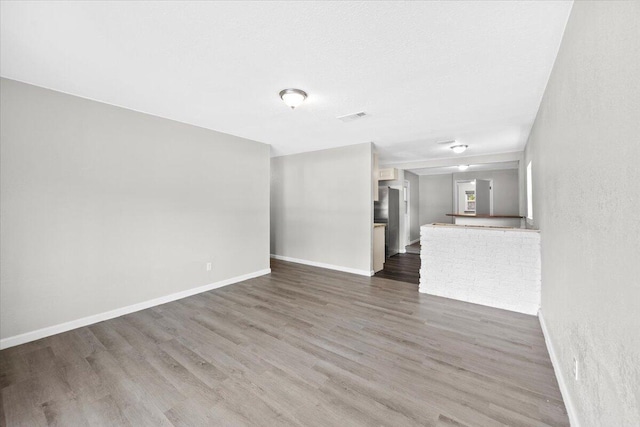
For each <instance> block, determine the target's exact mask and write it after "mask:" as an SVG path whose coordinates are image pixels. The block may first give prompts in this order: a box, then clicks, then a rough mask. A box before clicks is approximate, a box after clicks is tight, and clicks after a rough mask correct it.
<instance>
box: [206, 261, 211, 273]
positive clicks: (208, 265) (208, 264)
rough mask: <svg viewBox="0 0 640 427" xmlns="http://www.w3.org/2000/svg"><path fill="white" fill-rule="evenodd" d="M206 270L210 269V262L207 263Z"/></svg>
mask: <svg viewBox="0 0 640 427" xmlns="http://www.w3.org/2000/svg"><path fill="white" fill-rule="evenodd" d="M207 271H211V263H210V262H208V263H207Z"/></svg>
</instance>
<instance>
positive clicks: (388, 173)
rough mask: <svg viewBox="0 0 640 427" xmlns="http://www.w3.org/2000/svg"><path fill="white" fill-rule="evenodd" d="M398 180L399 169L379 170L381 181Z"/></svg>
mask: <svg viewBox="0 0 640 427" xmlns="http://www.w3.org/2000/svg"><path fill="white" fill-rule="evenodd" d="M397 179H398V169H396V168H385V169H378V180H379V181H395V180H397Z"/></svg>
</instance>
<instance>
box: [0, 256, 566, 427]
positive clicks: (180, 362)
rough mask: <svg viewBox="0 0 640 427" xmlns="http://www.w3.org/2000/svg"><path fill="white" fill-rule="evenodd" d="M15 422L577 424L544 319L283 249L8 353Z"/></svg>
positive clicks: (4, 368)
mask: <svg viewBox="0 0 640 427" xmlns="http://www.w3.org/2000/svg"><path fill="white" fill-rule="evenodd" d="M0 372H1V374H0V387H1V389H2V393H1V394H0V396H1V397H0V399H1V400H0V408H1V410H0V423H1V424H2V425H6V426H45V425H58V426H82V425H93V426H210V425H224V426H236V425H238V426H244V425H260V426H278V425H284V426H292V425H295V426H365V425H366V426H371V425H388V426H417V425H420V426H502V425H510V426H568V425H569V422H568V419H567V415H566V411H565V407H564V404H563V402H562V398H561V395H560V392H559V390H558V384H557V382H556V379H555V377H554V373H553V368H552V366H551V362H550V360H549V355H548V353H547V350H546V347H545V343H544V338H543V336H542V332H541V330H540V327H539V324H538V321H537V319H536V318H535V317H533V316H527V315H521V314H517V313H512V312H508V311H503V310H498V309H493V308H489V307H482V306H478V305H473V304H468V303H463V302H459V301H454V300H449V299H445V298H439V297H434V296H429V295H424V294H420V293H418V292H417V287H416V286H415V285H412V284H408V283H403V282H398V281H393V280H387V279H384V278H379V277H372V278H369V277H362V276H356V275H351V274H346V273H341V272H336V271H331V270H324V269H320V268H315V267H308V266H303V265H298V264H292V263H286V262H282V261H275V260H274V261H273V262H272V273H271V274H270V275H266V276H262V277H259V278H256V279H252V280H247V281H245V282H242V283H238V284H235V285H231V286H228V287H224V288H220V289H217V290H213V291H210V292H205V293H202V294H199V295H195V296H192V297H189V298H185V299H182V300H179V301H174V302H171V303H168V304H164V305H161V306H158V307H154V308H151V309H147V310H144V311H140V312H137V313H133V314H129V315H126V316H122V317H119V318H116V319H112V320H108V321H105V322H101V323H97V324H94V325H91V326H88V327H84V328H79V329H76V330H73V331H69V332H66V333H63V334H58V335H55V336H51V337H48V338H44V339H41V340H39V341H35V342H32V343H28V344H24V345H21V346H17V347H13V348H10V349H6V350H3V351H1V352H0Z"/></svg>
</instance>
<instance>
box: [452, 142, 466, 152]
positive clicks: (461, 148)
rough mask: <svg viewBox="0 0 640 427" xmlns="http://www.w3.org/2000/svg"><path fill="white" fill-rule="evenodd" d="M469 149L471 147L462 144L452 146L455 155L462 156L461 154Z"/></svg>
mask: <svg viewBox="0 0 640 427" xmlns="http://www.w3.org/2000/svg"><path fill="white" fill-rule="evenodd" d="M467 147H469V146H468V145H462V144H460V145H453V146H451V149H452V150H453V152H454V153H456V154H460V153H464V152H465V150H466V149H467Z"/></svg>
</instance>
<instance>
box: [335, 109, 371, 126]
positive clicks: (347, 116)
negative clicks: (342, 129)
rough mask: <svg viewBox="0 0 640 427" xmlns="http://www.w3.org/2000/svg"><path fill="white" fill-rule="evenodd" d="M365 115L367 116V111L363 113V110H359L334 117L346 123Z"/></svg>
mask: <svg viewBox="0 0 640 427" xmlns="http://www.w3.org/2000/svg"><path fill="white" fill-rule="evenodd" d="M366 116H368V114H367V113H365V112H364V111H360V112H359V113H353V114H345V115H344V116H339V117H336V119H338V120H340V121H343V122H345V123H348V122H352V121H354V120H358V119H361V118H363V117H366Z"/></svg>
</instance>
